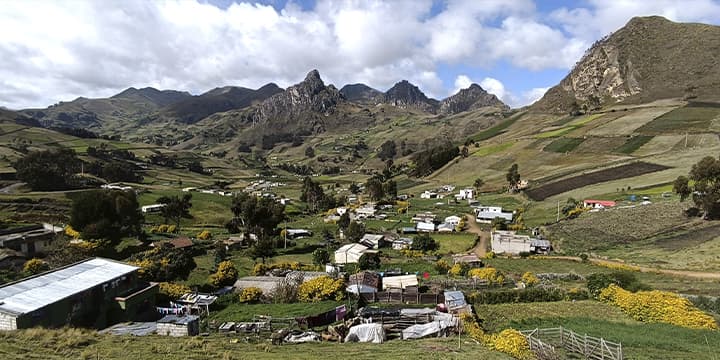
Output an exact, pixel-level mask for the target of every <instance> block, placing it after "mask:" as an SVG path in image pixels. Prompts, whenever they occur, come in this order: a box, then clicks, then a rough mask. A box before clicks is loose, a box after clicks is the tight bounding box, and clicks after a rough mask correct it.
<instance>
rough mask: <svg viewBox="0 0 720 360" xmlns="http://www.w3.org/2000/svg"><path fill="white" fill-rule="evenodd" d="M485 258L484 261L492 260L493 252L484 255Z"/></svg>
mask: <svg viewBox="0 0 720 360" xmlns="http://www.w3.org/2000/svg"><path fill="white" fill-rule="evenodd" d="M485 258H486V259H494V258H495V252H493V251H488V252H487V253H485Z"/></svg>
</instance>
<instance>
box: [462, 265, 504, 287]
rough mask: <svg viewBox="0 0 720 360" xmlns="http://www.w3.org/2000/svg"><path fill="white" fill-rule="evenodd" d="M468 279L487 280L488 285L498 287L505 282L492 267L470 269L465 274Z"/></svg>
mask: <svg viewBox="0 0 720 360" xmlns="http://www.w3.org/2000/svg"><path fill="white" fill-rule="evenodd" d="M467 275H468V277H471V278H478V279H482V280H487V281H488V284H490V285H499V284H502V283H504V282H505V277H504V276H503V275H502V274H501V273H500V272H498V271H497V269H495V268H494V267H489V266H488V267H484V268H479V269H472V270H470V271H468V273H467Z"/></svg>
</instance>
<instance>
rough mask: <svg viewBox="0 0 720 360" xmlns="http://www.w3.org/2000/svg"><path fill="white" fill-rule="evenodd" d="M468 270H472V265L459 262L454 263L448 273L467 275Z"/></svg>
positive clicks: (455, 275)
mask: <svg viewBox="0 0 720 360" xmlns="http://www.w3.org/2000/svg"><path fill="white" fill-rule="evenodd" d="M468 270H470V266H469V265H468V264H466V263H457V264H455V265H453V266H452V267H451V268H450V270H448V274H449V275H450V276H454V277H458V276H465V274H467V272H468Z"/></svg>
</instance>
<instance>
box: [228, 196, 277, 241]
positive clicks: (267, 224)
mask: <svg viewBox="0 0 720 360" xmlns="http://www.w3.org/2000/svg"><path fill="white" fill-rule="evenodd" d="M230 210H231V211H232V213H233V216H234V217H233V218H232V220H230V222H229V223H228V225H227V228H228V229H229V230H232V231H231V232H235V233H237V232H239V230H240V228H241V227H242V228H244V229H245V230H247V231H248V232H250V233H253V234H256V235H257V236H258V237H260V238H262V237H264V236H272V235H275V234H276V229H277V226H278V224H280V222H282V221H283V220H284V219H285V205H283V204H280V203H278V202H276V201H274V200H273V199H269V198H265V197H261V198H258V197H255V196H251V195H248V194H246V193H240V194H238V195H236V196H235V197H233V200H232V205H231V206H230Z"/></svg>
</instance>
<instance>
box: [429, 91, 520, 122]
mask: <svg viewBox="0 0 720 360" xmlns="http://www.w3.org/2000/svg"><path fill="white" fill-rule="evenodd" d="M488 106H496V107H498V108H501V109H504V110H508V109H510V107H509V106H507V105H505V103H503V102H502V101H500V100H499V99H498V98H497V96H495V95H493V94H490V93H488V92H487V91H485V90H484V89H483V88H482V87H480V85H478V84H471V85H470V87H468V88H467V89H461V90H460V91H458V93H457V94H455V95H453V96H450V97H448V98H447V99H445V100H443V101H441V102H440V107H439V110H438V112H439V113H440V114H445V115H453V114H458V113H461V112H465V111H471V110H476V109H480V108H483V107H488Z"/></svg>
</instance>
